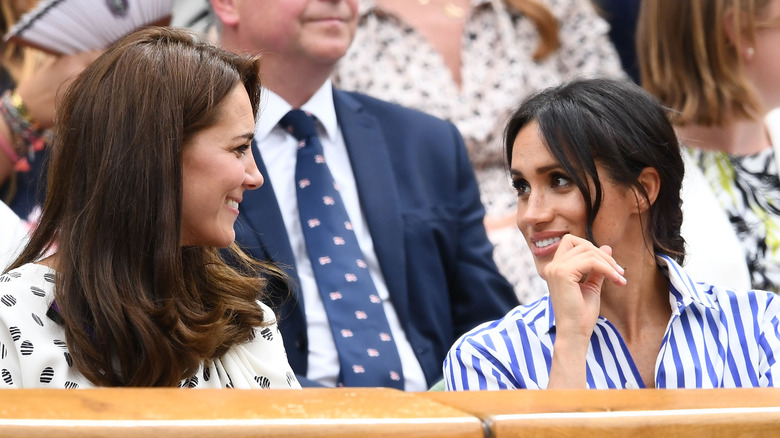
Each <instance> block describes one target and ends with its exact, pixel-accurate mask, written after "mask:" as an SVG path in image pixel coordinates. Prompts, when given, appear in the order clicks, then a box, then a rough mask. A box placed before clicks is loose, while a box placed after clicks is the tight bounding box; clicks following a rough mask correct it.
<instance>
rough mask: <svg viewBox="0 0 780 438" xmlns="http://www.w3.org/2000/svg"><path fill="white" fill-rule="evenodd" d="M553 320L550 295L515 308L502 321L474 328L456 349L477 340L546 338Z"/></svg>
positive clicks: (466, 334) (486, 323)
mask: <svg viewBox="0 0 780 438" xmlns="http://www.w3.org/2000/svg"><path fill="white" fill-rule="evenodd" d="M553 318H554V317H553V312H552V306H551V305H550V295H549V294H546V295H544V296H543V297H542V298H540V299H538V300H537V301H534V302H533V303H529V304H523V305H520V306H517V307H515V308H514V309H512V310H510V311H509V313H507V314H506V315H504V317H502V318H500V319H497V320H494V321H488V322H485V323H482V324H480V325H478V326H477V327H474V328H473V329H471V330H470V331H468V332H466V333H465V334H464V335H463V336H461V338H460V339H459V340H458V341H456V342H455V345H454V348H456V349H457V348H460V346H461V345H463V344H464V343H469V344H471V340H472V339H475V338H482V339H484V338H485V337H488V338H492V337H494V336H498V337H499V338H503V337H507V336H509V337H517V336H519V337H527V336H544V334H545V333H548V332H549V331H550V328H552V326H553V323H554V319H553ZM478 343H481V342H478Z"/></svg>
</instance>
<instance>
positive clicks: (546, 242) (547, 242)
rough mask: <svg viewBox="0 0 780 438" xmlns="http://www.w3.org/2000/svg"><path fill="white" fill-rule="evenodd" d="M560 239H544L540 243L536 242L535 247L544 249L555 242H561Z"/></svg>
mask: <svg viewBox="0 0 780 438" xmlns="http://www.w3.org/2000/svg"><path fill="white" fill-rule="evenodd" d="M560 240H561V238H560V237H553V238H551V239H542V240H540V241H538V242H534V245H536V247H537V248H544V247H545V246H550V245H552V244H553V243H555V242H558V241H560Z"/></svg>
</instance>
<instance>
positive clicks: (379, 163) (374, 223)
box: [333, 90, 409, 330]
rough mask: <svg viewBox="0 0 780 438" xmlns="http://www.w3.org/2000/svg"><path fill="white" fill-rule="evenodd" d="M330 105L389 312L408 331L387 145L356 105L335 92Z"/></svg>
mask: <svg viewBox="0 0 780 438" xmlns="http://www.w3.org/2000/svg"><path fill="white" fill-rule="evenodd" d="M333 101H334V105H335V107H336V116H337V118H338V120H339V126H340V127H341V132H342V134H343V135H344V142H345V143H346V146H347V152H348V153H349V159H350V162H351V163H352V172H353V173H354V175H355V183H356V185H357V189H358V196H359V198H360V205H361V207H362V210H363V214H364V215H365V216H366V221H367V223H368V229H369V231H370V232H371V239H372V240H373V242H374V250H375V251H376V255H377V257H378V259H379V265H380V266H381V269H382V274H383V275H384V277H385V282H386V284H387V288H388V291H389V293H390V296H391V297H392V300H393V305H394V306H393V307H395V309H396V312H398V315H399V317H400V318H401V321H402V323H403V324H404V325H405V327H404V328H405V329H406V330H408V324H407V322H408V321H409V318H408V303H409V299H408V296H407V290H406V288H407V282H406V262H405V257H404V254H405V247H404V245H405V244H404V233H403V221H402V219H401V216H400V213H399V212H400V211H401V210H400V206H399V201H398V192H397V187H398V186H397V184H396V182H395V175H394V174H393V171H392V162H391V160H390V156H389V154H388V152H387V151H388V149H387V145H386V144H385V140H384V137H383V135H382V130H381V129H380V126H379V121H378V120H377V119H376V118H375V117H373V116H372V115H370V114H368V113H367V112H365V111H364V110H363V107H362V105H361V104H360V103H359V102H358V101H356V100H355V99H353V98H352V97H351V96H349V95H348V94H347V93H345V92H343V91H339V90H334V91H333Z"/></svg>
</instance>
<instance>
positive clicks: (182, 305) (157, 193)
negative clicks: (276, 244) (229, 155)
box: [9, 28, 283, 386]
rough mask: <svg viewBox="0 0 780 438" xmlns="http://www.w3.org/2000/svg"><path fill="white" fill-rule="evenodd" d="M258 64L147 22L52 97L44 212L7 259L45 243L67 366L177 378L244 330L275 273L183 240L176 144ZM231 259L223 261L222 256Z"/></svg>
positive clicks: (164, 380) (122, 382)
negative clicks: (55, 101) (57, 98)
mask: <svg viewBox="0 0 780 438" xmlns="http://www.w3.org/2000/svg"><path fill="white" fill-rule="evenodd" d="M258 75H259V60H258V58H257V57H251V56H242V55H236V54H232V53H229V52H226V51H224V50H221V49H219V48H216V47H213V46H211V45H208V44H205V43H202V42H199V40H198V38H197V36H196V35H195V34H194V33H191V32H189V31H185V30H175V29H172V28H147V29H145V30H142V31H139V32H136V33H134V34H131V35H129V36H127V37H125V38H124V39H122V40H121V41H119V42H118V43H117V44H116V45H114V46H113V47H112V48H110V49H109V50H108V51H107V52H106V53H105V54H103V55H102V56H101V57H99V58H98V59H97V60H96V61H95V62H94V63H93V64H92V65H90V66H89V67H88V68H87V69H85V70H84V72H82V74H81V75H79V77H78V78H77V79H76V80H75V81H74V83H73V84H72V86H71V87H70V88H69V89H68V90H67V92H66V93H65V95H64V98H63V100H62V101H61V102H60V104H59V105H58V111H57V114H58V120H57V122H56V125H55V134H56V135H55V141H54V144H53V147H52V151H51V163H50V169H49V176H48V188H47V190H48V195H47V197H46V202H45V204H44V206H43V213H42V217H41V222H40V225H39V226H38V228H37V229H36V230H35V232H34V233H33V235H32V238H31V240H30V243H29V245H28V246H27V247H26V248H25V250H24V252H23V253H22V254H21V255H20V256H19V258H18V259H17V260H16V261H15V262H14V263H13V265H12V266H11V268H9V269H13V268H14V267H18V266H21V265H22V264H24V263H29V262H34V261H36V260H38V259H40V258H41V257H43V256H44V255H45V254H46V253H47V251H49V250H51V249H53V247H54V246H55V245H56V251H57V262H56V270H57V274H56V282H55V300H56V303H57V306H58V307H59V311H60V314H61V316H62V319H63V320H64V327H65V333H66V342H67V344H68V348H69V350H70V353H71V355H72V357H73V362H74V364H75V366H76V367H77V368H78V370H79V371H80V372H81V373H82V374H83V375H84V376H85V377H86V378H88V379H89V380H90V381H92V382H93V383H95V384H97V385H103V386H174V385H176V384H178V382H180V381H181V380H182V379H184V378H187V377H190V376H192V374H193V373H195V372H196V371H197V369H198V368H199V366H200V364H201V362H203V361H206V362H207V361H209V360H211V359H214V358H217V357H219V356H221V355H223V354H224V353H225V352H226V350H228V349H229V348H230V347H231V346H233V345H236V344H241V343H244V342H247V341H249V340H251V339H253V337H254V329H255V328H256V327H259V326H262V325H263V324H264V321H265V318H264V315H263V311H262V309H261V307H260V306H259V305H258V303H257V301H256V300H258V299H261V298H263V296H264V293H265V292H264V291H265V286H266V284H267V282H268V281H269V280H271V279H272V278H283V277H282V276H283V274H282V273H281V271H279V270H278V269H277V268H275V267H274V266H273V265H270V264H262V263H259V262H255V261H252V260H251V259H250V258H249V257H248V256H246V255H245V254H243V253H242V252H241V251H240V250H239V249H238V248H237V247H236V246H235V244H232V245H231V246H230V248H228V250H227V255H222V254H221V253H220V251H219V250H218V249H217V248H206V247H182V246H181V244H180V242H181V240H180V236H181V232H182V230H181V228H182V227H181V224H182V149H183V148H186V147H187V144H188V142H189V141H190V140H191V139H192V137H193V136H194V135H196V134H197V133H198V132H199V131H201V130H203V129H205V128H207V127H209V126H211V125H213V124H214V123H216V121H217V120H218V118H219V116H220V111H221V103H222V101H223V100H224V99H225V98H226V96H227V95H228V94H229V93H230V92H231V91H232V90H233V88H234V87H235V86H237V85H241V86H243V87H244V88H246V90H247V92H248V94H249V98H250V101H251V103H252V107H253V109H254V112H255V117H256V116H257V108H258V104H259V101H260V91H261V88H260V79H259V77H258ZM228 256H229V257H230V258H231V259H232V260H233V261H234V262H235V264H236V266H237V267H236V268H232V267H230V266H229V265H227V264H226V263H225V261H224V260H223V257H228Z"/></svg>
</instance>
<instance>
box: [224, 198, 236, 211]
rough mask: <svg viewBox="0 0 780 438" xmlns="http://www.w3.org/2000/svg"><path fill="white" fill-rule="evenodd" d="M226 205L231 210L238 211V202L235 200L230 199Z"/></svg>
mask: <svg viewBox="0 0 780 438" xmlns="http://www.w3.org/2000/svg"><path fill="white" fill-rule="evenodd" d="M225 205H227V206H228V207H231V208H235V209H238V201H235V200H233V199H228V200H226V201H225Z"/></svg>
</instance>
